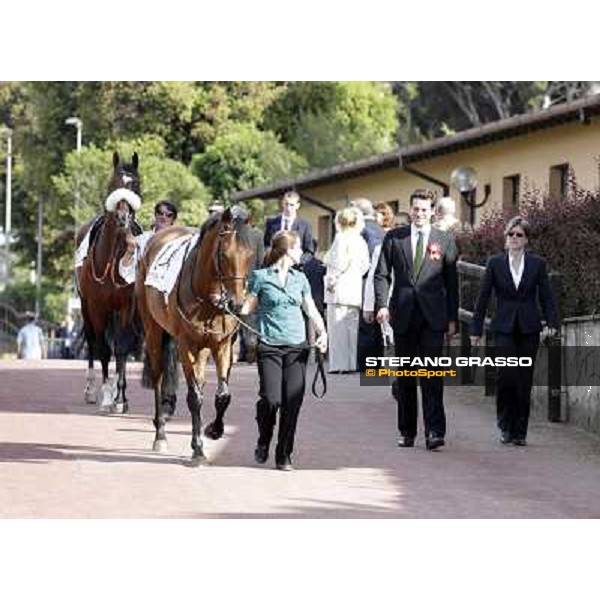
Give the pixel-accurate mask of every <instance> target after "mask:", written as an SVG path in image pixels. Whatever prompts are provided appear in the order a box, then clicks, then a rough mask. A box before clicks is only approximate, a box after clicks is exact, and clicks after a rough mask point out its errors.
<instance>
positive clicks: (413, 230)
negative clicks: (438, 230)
mask: <svg viewBox="0 0 600 600" xmlns="http://www.w3.org/2000/svg"><path fill="white" fill-rule="evenodd" d="M419 231H422V232H423V258H425V254H426V253H427V243H428V242H429V234H430V233H431V225H429V224H428V225H423V227H421V228H420V229H419V228H418V227H416V226H415V224H414V223H411V225H410V244H411V247H412V255H413V262H414V260H415V254H416V252H417V241H418V240H419Z"/></svg>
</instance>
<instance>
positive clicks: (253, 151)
mask: <svg viewBox="0 0 600 600" xmlns="http://www.w3.org/2000/svg"><path fill="white" fill-rule="evenodd" d="M305 169H306V161H305V160H304V159H303V158H302V157H301V156H299V155H298V154H296V153H295V152H292V151H290V150H288V149H287V148H286V147H285V146H284V145H283V144H282V143H281V142H279V141H278V140H277V138H276V136H275V135H274V134H273V133H272V132H270V131H260V130H259V129H257V128H256V127H255V126H253V125H249V124H241V123H240V124H235V125H231V126H230V127H228V128H227V130H226V131H225V132H223V133H222V134H221V135H220V136H219V137H218V138H217V139H216V140H215V142H214V143H213V144H211V145H210V146H208V147H207V149H206V152H204V153H203V154H196V155H194V156H193V158H192V172H193V173H195V174H196V175H197V176H198V177H200V179H202V181H203V182H204V183H205V184H206V185H207V186H209V187H210V189H211V190H212V193H213V195H214V197H215V198H218V199H221V200H226V199H228V198H229V196H230V195H231V194H232V193H233V192H235V191H238V190H245V189H249V188H253V187H257V186H261V185H265V184H267V183H270V182H272V181H276V180H280V179H285V178H289V177H294V176H296V175H298V174H299V173H301V172H302V171H303V170H305Z"/></svg>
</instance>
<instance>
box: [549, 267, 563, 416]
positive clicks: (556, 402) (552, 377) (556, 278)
mask: <svg viewBox="0 0 600 600" xmlns="http://www.w3.org/2000/svg"><path fill="white" fill-rule="evenodd" d="M549 278H550V285H551V287H552V289H553V291H554V297H555V298H556V302H557V304H558V301H559V298H560V284H561V281H560V274H559V273H550V275H549ZM561 350H562V338H561V333H560V331H559V332H558V333H557V334H556V336H553V337H552V338H550V339H548V345H547V352H548V420H549V421H552V422H554V423H556V422H558V421H560V420H561V406H560V403H561V389H562V381H561V379H562V370H561V368H562V360H561V358H562V357H561V354H562V352H561Z"/></svg>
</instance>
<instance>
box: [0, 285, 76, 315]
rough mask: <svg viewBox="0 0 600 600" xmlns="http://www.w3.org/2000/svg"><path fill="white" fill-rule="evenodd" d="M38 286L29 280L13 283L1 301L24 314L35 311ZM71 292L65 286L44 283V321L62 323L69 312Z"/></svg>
mask: <svg viewBox="0 0 600 600" xmlns="http://www.w3.org/2000/svg"><path fill="white" fill-rule="evenodd" d="M36 293H37V290H36V286H35V284H34V283H30V282H29V281H27V280H21V281H12V282H11V283H10V284H9V285H7V286H6V288H5V289H4V291H3V292H2V293H0V301H1V302H5V303H7V304H9V305H10V306H13V307H15V308H16V310H17V311H18V312H19V313H21V314H23V313H25V312H27V311H29V312H34V311H35V298H36ZM68 298H69V292H68V290H67V289H65V287H64V286H60V285H58V284H50V283H47V282H46V283H43V284H42V289H41V296H40V300H41V306H40V317H41V318H42V319H43V320H44V321H50V322H52V323H60V322H61V321H62V320H63V319H64V317H65V314H66V312H67V302H68Z"/></svg>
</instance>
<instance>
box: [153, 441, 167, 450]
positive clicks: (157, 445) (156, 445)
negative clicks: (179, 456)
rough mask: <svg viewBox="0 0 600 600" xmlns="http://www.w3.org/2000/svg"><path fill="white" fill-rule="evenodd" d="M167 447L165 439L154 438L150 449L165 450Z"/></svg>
mask: <svg viewBox="0 0 600 600" xmlns="http://www.w3.org/2000/svg"><path fill="white" fill-rule="evenodd" d="M168 449H169V444H168V443H167V440H154V444H152V450H153V451H154V452H160V453H163V452H166V451H167V450H168Z"/></svg>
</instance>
